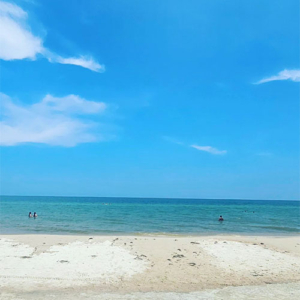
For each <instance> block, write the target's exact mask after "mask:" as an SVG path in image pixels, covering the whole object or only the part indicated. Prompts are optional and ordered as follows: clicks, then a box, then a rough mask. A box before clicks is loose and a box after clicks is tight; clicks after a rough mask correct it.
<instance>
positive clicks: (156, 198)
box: [0, 195, 300, 201]
mask: <svg viewBox="0 0 300 300" xmlns="http://www.w3.org/2000/svg"><path fill="white" fill-rule="evenodd" d="M0 197H56V198H59V197H61V198H113V199H116V198H122V199H124V198H125V199H153V200H161V199H164V200H168V199H173V200H238V201H300V199H297V200H295V199H294V200H293V199H284V200H282V199H281V200H280V199H241V198H191V197H188V198H177V197H129V196H124V197H123V196H50V195H49V196H45V195H43V196H38V195H0Z"/></svg>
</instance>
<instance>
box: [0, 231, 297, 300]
mask: <svg viewBox="0 0 300 300" xmlns="http://www.w3.org/2000/svg"><path fill="white" fill-rule="evenodd" d="M0 265H1V271H0V288H1V299H29V298H30V299H60V298H61V295H62V293H63V294H64V299H269V298H272V297H275V296H276V299H298V298H299V297H300V239H299V237H298V236H285V237H283V236H265V235H261V236H250V235H213V236H188V235H186V236H183V235H165V236H160V235H132V236H123V235H118V236H103V235H102V236H97V235H84V236H79V235H39V234H24V235H1V236H0Z"/></svg>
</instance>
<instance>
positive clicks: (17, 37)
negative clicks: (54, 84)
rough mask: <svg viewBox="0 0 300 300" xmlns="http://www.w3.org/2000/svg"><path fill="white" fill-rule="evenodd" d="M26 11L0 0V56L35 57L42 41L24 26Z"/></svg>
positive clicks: (10, 58)
mask: <svg viewBox="0 0 300 300" xmlns="http://www.w3.org/2000/svg"><path fill="white" fill-rule="evenodd" d="M26 18H27V13H26V12H25V11H24V10H22V9H21V8H20V7H19V6H17V5H14V4H11V3H7V2H0V27H1V30H0V45H1V47H0V58H1V59H4V60H14V59H24V58H29V59H35V57H36V55H37V54H38V53H41V52H42V50H43V45H42V44H43V43H42V40H41V39H40V38H39V37H36V36H34V35H33V34H32V33H31V32H30V30H29V29H28V28H27V26H26Z"/></svg>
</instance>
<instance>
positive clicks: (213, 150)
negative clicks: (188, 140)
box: [162, 136, 227, 155]
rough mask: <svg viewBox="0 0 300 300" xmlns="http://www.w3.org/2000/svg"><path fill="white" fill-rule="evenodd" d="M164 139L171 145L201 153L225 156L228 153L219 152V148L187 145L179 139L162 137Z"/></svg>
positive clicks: (224, 151)
mask: <svg viewBox="0 0 300 300" xmlns="http://www.w3.org/2000/svg"><path fill="white" fill-rule="evenodd" d="M162 138H163V139H164V140H165V141H167V142H169V143H173V144H177V145H182V146H185V147H191V148H194V149H197V150H199V151H204V152H208V153H210V154H215V155H224V154H226V153H227V151H226V150H218V149H217V148H214V147H211V146H198V145H186V144H185V143H183V142H181V141H179V140H178V139H175V138H172V137H170V136H162Z"/></svg>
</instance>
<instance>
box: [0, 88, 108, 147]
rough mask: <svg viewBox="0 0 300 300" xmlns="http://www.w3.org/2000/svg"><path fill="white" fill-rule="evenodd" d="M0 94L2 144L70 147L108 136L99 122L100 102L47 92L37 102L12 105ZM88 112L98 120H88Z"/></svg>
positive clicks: (104, 106) (101, 104)
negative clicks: (26, 104) (53, 94)
mask: <svg viewBox="0 0 300 300" xmlns="http://www.w3.org/2000/svg"><path fill="white" fill-rule="evenodd" d="M0 96H1V122H0V132H1V134H0V144H1V145H2V146H14V145H18V144H22V143H40V144H48V145H56V146H65V147H72V146H75V145H77V144H80V143H89V142H96V141H101V140H105V139H106V138H107V136H106V133H105V132H103V130H101V124H100V123H99V116H101V115H103V113H104V112H105V111H106V109H107V105H106V104H105V103H103V102H95V101H88V100H86V99H83V98H81V97H79V96H76V95H68V96H66V97H54V96H52V95H47V96H45V97H44V98H43V99H42V100H41V101H40V102H38V103H34V104H32V105H28V106H25V105H20V104H15V103H14V102H13V101H12V100H11V98H10V97H9V96H7V95H4V94H0ZM89 115H95V116H97V121H92V120H91V119H89V118H88V116H89Z"/></svg>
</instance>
